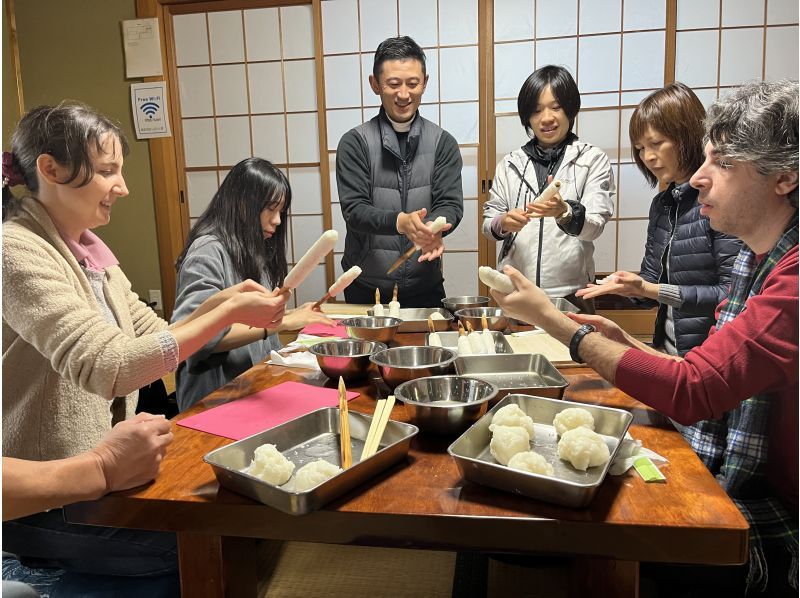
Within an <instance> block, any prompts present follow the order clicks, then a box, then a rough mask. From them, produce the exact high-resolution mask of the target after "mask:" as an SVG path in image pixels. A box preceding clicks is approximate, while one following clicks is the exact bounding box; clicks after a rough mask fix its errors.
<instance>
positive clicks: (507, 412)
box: [489, 403, 533, 440]
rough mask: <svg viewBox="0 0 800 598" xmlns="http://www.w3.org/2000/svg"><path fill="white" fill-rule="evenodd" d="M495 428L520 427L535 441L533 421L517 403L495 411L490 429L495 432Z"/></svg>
mask: <svg viewBox="0 0 800 598" xmlns="http://www.w3.org/2000/svg"><path fill="white" fill-rule="evenodd" d="M495 426H520V427H522V428H525V430H527V432H528V436H530V438H531V440H533V419H531V417H530V416H529V415H528V414H527V413H525V412H524V411H523V410H522V408H520V406H519V405H517V404H516V403H509V404H508V405H506V406H505V407H501V408H500V409H498V410H497V411H495V413H494V416H492V423H491V425H490V426H489V429H490V430H494V427H495Z"/></svg>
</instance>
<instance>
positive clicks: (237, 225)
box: [175, 158, 292, 287]
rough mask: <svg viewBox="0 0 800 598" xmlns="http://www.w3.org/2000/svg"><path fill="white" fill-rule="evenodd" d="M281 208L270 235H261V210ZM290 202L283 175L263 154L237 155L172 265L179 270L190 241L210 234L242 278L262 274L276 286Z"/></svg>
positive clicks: (283, 267) (282, 274) (284, 270)
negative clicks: (277, 223)
mask: <svg viewBox="0 0 800 598" xmlns="http://www.w3.org/2000/svg"><path fill="white" fill-rule="evenodd" d="M281 200H283V201H284V203H283V207H282V208H281V224H280V226H278V228H277V230H276V231H275V234H274V235H272V237H270V238H269V239H266V240H265V239H264V234H263V232H262V229H261V212H263V211H264V210H266V209H268V208H269V209H275V207H277V206H278V204H280V202H281ZM291 204H292V190H291V188H290V187H289V181H288V179H287V178H286V175H285V174H283V172H281V171H280V170H278V169H277V168H275V166H273V165H272V163H271V162H269V161H267V160H264V159H262V158H247V159H246V160H242V161H241V162H239V163H238V164H237V165H236V166H234V167H233V169H232V170H231V171H230V172H229V173H228V176H226V177H225V180H224V181H222V185H220V187H219V189H218V190H217V192H216V193H215V194H214V197H213V198H212V199H211V203H209V204H208V207H207V208H206V210H205V212H203V214H202V215H201V216H200V218H199V219H198V220H197V222H196V223H195V225H194V226H193V227H192V230H191V231H190V232H189V238H188V239H186V246H185V247H184V248H183V251H182V252H181V254H180V256H178V260H177V262H176V264H175V267H176V269H178V270H180V268H181V264H182V263H183V260H184V259H186V254H187V252H188V251H189V247H191V245H192V243H193V242H194V241H195V239H197V238H198V237H201V236H203V235H214V236H215V237H217V239H219V242H220V243H222V246H223V247H224V248H225V251H227V252H228V255H229V256H230V257H231V260H232V261H233V267H234V269H235V270H236V273H237V274H238V275H239V276H240V277H241V278H242V280H244V279H245V278H251V279H253V280H255V281H257V282H258V281H261V279H262V278H263V276H264V274H266V275H267V280H268V281H269V283H270V284H271V285H272V286H273V287H275V286H278V285H281V284H283V279H284V278H285V277H286V274H287V271H288V267H287V264H286V230H287V227H286V214H287V213H288V211H289V207H290V206H291Z"/></svg>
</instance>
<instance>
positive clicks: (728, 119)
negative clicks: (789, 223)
mask: <svg viewBox="0 0 800 598" xmlns="http://www.w3.org/2000/svg"><path fill="white" fill-rule="evenodd" d="M797 118H798V84H797V81H790V80H788V79H783V80H780V81H772V82H769V81H755V82H751V83H745V84H744V85H742V86H740V87H737V88H736V89H734V90H733V91H731V93H730V94H728V95H727V96H726V97H724V98H720V99H719V100H717V101H716V102H714V103H713V104H712V105H711V107H710V108H709V109H708V113H707V115H706V119H705V129H706V134H705V140H704V144H705V143H708V142H709V141H710V142H711V143H712V145H713V146H714V149H715V150H716V151H717V153H718V154H719V155H720V156H721V157H723V158H726V159H728V160H732V161H737V162H748V163H750V164H752V165H753V166H754V167H755V169H756V170H757V171H758V172H759V173H760V174H762V175H764V176H766V175H770V174H777V173H783V172H797V160H798V151H797V135H798V132H797V125H798V123H797ZM789 203H790V204H791V205H792V206H793V207H797V187H795V188H794V190H792V191H791V192H790V193H789Z"/></svg>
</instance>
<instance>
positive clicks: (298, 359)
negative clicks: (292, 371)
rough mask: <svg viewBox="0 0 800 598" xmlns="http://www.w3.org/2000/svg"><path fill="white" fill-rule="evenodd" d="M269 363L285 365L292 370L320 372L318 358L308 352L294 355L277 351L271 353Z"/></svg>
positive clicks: (299, 352)
mask: <svg viewBox="0 0 800 598" xmlns="http://www.w3.org/2000/svg"><path fill="white" fill-rule="evenodd" d="M269 357H270V359H269V362H268V363H271V364H272V365H283V366H286V367H291V368H308V369H310V370H319V365H318V364H317V358H316V356H315V355H314V354H313V353H309V352H308V351H296V352H294V353H287V354H285V355H284V354H281V353H278V352H277V351H270V353H269Z"/></svg>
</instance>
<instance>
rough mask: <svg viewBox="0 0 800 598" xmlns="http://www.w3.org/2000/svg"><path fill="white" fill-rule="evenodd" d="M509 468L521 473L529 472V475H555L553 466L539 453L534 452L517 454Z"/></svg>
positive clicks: (509, 462)
mask: <svg viewBox="0 0 800 598" xmlns="http://www.w3.org/2000/svg"><path fill="white" fill-rule="evenodd" d="M508 466H509V467H510V468H511V469H519V470H520V471H527V472H528V473H538V474H539V475H549V476H552V475H553V474H554V473H555V472H554V471H553V466H552V465H550V464H549V463H548V462H547V461H546V460H545V458H544V457H542V456H541V455H540V454H539V453H535V452H533V451H525V452H522V453H517V454H516V455H514V456H513V457H511V458H510V459H509V460H508Z"/></svg>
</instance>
